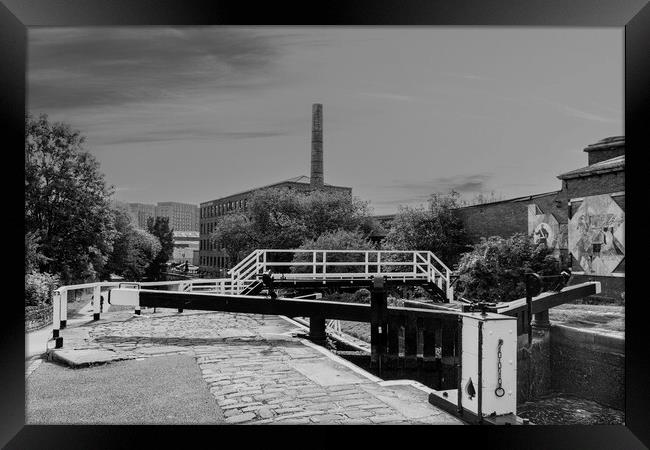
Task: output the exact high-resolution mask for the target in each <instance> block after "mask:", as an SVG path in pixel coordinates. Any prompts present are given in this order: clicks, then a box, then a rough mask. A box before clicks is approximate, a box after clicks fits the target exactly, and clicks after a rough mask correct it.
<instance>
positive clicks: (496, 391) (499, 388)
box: [494, 387, 506, 397]
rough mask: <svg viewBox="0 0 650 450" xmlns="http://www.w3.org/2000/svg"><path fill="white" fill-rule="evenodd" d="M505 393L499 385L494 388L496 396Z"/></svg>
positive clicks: (501, 395)
mask: <svg viewBox="0 0 650 450" xmlns="http://www.w3.org/2000/svg"><path fill="white" fill-rule="evenodd" d="M505 394H506V391H505V390H504V389H503V388H501V387H498V388H496V389H495V390H494V395H496V396H497V397H503V396H504V395H505Z"/></svg>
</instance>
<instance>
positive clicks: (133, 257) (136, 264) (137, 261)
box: [103, 208, 162, 281]
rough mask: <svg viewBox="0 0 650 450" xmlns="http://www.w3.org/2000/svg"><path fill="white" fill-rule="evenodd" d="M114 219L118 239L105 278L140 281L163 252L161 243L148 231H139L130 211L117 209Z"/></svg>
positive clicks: (109, 259) (116, 238)
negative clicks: (115, 277)
mask: <svg viewBox="0 0 650 450" xmlns="http://www.w3.org/2000/svg"><path fill="white" fill-rule="evenodd" d="M114 217H115V229H116V237H115V240H114V242H113V251H112V252H111V255H110V257H109V258H108V261H107V263H106V266H105V270H104V274H103V278H104V279H108V278H109V277H110V274H116V275H120V276H123V277H124V278H126V279H128V280H132V281H140V280H142V279H143V277H144V275H145V274H146V273H147V270H148V269H149V266H150V265H151V264H152V263H153V261H154V259H155V258H156V256H157V255H158V254H159V253H160V251H161V250H162V246H161V244H160V241H159V240H158V238H156V237H155V236H153V235H152V234H151V233H149V232H148V231H145V230H140V229H137V228H136V227H135V226H134V225H133V222H132V218H131V215H130V214H129V213H128V211H126V210H124V209H121V208H117V209H115V210H114Z"/></svg>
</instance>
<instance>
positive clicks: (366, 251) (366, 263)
mask: <svg viewBox="0 0 650 450" xmlns="http://www.w3.org/2000/svg"><path fill="white" fill-rule="evenodd" d="M365 253H366V272H365V273H366V275H368V252H367V251H366V252H365Z"/></svg>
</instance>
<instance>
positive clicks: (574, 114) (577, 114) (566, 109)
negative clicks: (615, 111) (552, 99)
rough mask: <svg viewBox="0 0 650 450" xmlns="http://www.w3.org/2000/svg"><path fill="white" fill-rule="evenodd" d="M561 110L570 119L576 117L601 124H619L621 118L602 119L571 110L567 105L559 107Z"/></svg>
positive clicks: (596, 115) (598, 116) (595, 115)
mask: <svg viewBox="0 0 650 450" xmlns="http://www.w3.org/2000/svg"><path fill="white" fill-rule="evenodd" d="M561 108H562V110H563V111H564V113H566V114H567V115H569V116H571V117H577V118H578V119H584V120H592V121H595V122H603V123H620V122H621V118H620V117H619V118H611V117H604V116H600V115H598V114H593V113H590V112H586V111H582V110H580V109H576V108H572V107H570V106H568V105H561Z"/></svg>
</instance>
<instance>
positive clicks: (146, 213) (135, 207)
mask: <svg viewBox="0 0 650 450" xmlns="http://www.w3.org/2000/svg"><path fill="white" fill-rule="evenodd" d="M128 205H129V212H130V213H131V217H132V218H133V223H134V225H136V226H137V227H138V228H141V229H143V230H146V229H147V220H148V219H149V217H156V205H149V204H146V203H129V204H128Z"/></svg>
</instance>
